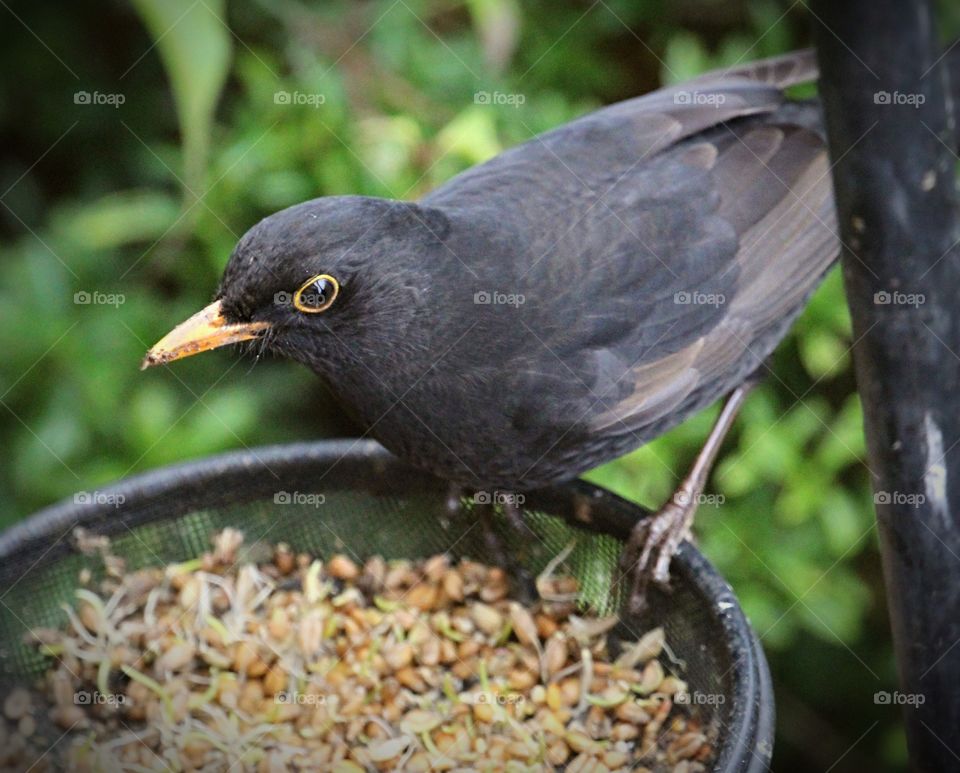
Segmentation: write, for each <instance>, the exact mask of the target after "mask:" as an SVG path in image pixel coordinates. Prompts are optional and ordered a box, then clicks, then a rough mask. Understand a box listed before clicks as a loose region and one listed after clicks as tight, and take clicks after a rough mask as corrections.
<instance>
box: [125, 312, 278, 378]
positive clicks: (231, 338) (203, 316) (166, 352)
mask: <svg viewBox="0 0 960 773" xmlns="http://www.w3.org/2000/svg"><path fill="white" fill-rule="evenodd" d="M269 327H270V323H269V322H242V323H238V324H231V323H229V322H227V321H226V320H225V319H224V317H223V313H222V312H221V309H220V301H214V302H213V303H211V304H210V305H209V306H207V307H206V308H204V309H202V310H201V311H198V312H197V313H196V314H194V315H193V316H192V317H190V319H187V320H185V321H183V322H181V323H180V324H179V325H177V326H176V327H175V328H174V329H173V330H171V331H170V332H169V333H167V334H166V335H165V336H164V337H163V338H161V339H160V340H159V341H157V343H156V344H154V345H153V347H152V348H151V349H150V351H148V352H147V355H146V357H144V358H143V362H142V363H141V364H140V370H146V369H147V368H150V367H152V366H154V365H162V364H163V363H165V362H173V361H174V360H181V359H183V358H184V357H190V356H191V355H193V354H200V352H206V351H209V350H210V349H218V348H219V347H221V346H226V345H227V344H235V343H238V342H240V341H249V340H250V339H251V338H257V337H258V336H260V335H262V334H263V332H264V331H265V330H266V329H267V328H269Z"/></svg>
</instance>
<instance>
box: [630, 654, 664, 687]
mask: <svg viewBox="0 0 960 773" xmlns="http://www.w3.org/2000/svg"><path fill="white" fill-rule="evenodd" d="M661 682H663V666H661V665H660V661H659V660H651V661H650V662H649V663H647V665H646V666H645V667H644V669H643V676H642V677H641V678H640V684H638V685H637V686H636V688H635V689H636V691H637V692H638V693H640V694H641V695H649V694H650V693H652V692H653V691H654V690H656V689H657V688H658V687H659V686H660V683H661Z"/></svg>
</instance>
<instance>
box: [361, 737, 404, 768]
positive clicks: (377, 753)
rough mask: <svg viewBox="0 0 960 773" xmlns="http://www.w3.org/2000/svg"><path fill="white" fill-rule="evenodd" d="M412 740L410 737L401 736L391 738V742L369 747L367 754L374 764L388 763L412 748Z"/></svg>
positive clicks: (382, 742) (381, 742)
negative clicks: (409, 747) (408, 748)
mask: <svg viewBox="0 0 960 773" xmlns="http://www.w3.org/2000/svg"><path fill="white" fill-rule="evenodd" d="M411 740H412V739H411V738H410V737H409V736H401V737H400V738H391V739H390V740H389V741H380V742H378V743H375V744H371V745H370V746H368V747H367V754H368V755H369V756H370V760H371V761H372V762H386V761H387V760H392V759H393V758H394V757H399V756H400V755H401V754H403V753H404V752H405V751H406V750H407V747H408V746H410V742H411Z"/></svg>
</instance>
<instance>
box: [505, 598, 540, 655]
mask: <svg viewBox="0 0 960 773" xmlns="http://www.w3.org/2000/svg"><path fill="white" fill-rule="evenodd" d="M510 622H511V623H512V624H513V632H514V634H516V636H517V639H518V640H519V641H520V643H521V644H525V645H526V646H528V647H534V648H536V649H539V648H540V639H539V637H538V636H537V624H536V623H535V622H534V621H533V615H531V614H530V613H529V612H528V611H527V610H526V609H524V608H523V607H522V606H520V605H519V604H518V603H517V602H516V601H511V602H510Z"/></svg>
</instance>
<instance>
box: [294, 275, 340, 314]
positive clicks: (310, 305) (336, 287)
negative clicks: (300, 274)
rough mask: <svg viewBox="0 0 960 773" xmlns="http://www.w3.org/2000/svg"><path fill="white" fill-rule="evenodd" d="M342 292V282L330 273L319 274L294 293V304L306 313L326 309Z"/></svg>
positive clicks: (317, 312)
mask: <svg viewBox="0 0 960 773" xmlns="http://www.w3.org/2000/svg"><path fill="white" fill-rule="evenodd" d="M339 294H340V283H339V282H338V281H337V280H336V279H334V278H333V277H332V276H330V274H317V275H316V276H314V277H311V278H310V279H308V280H307V281H306V282H304V283H303V284H302V285H301V286H300V289H299V290H297V291H296V292H295V293H294V294H293V305H294V306H295V307H296V308H297V310H298V311H302V312H304V313H306V314H319V313H320V312H321V311H326V310H327V309H329V308H330V307H331V306H333V302H334V301H335V300H336V299H337V296H338V295H339Z"/></svg>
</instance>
